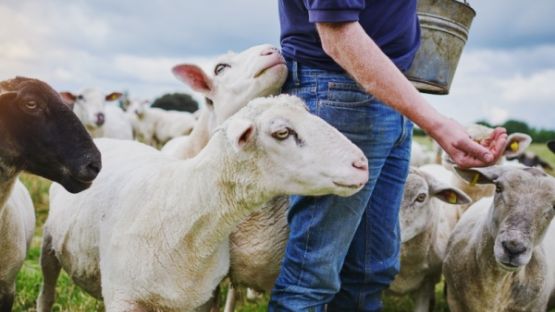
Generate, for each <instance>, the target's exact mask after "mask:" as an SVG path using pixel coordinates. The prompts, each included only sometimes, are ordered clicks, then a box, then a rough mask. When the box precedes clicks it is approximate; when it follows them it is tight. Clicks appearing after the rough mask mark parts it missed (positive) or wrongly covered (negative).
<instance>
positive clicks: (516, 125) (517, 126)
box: [414, 119, 555, 143]
mask: <svg viewBox="0 0 555 312" xmlns="http://www.w3.org/2000/svg"><path fill="white" fill-rule="evenodd" d="M476 123H478V124H481V125H484V126H488V127H492V128H494V127H503V128H505V129H507V133H509V134H511V133H515V132H522V133H526V134H528V135H529V136H530V137H532V141H533V142H534V143H546V142H547V141H550V140H555V130H547V129H541V128H534V127H530V126H529V125H528V124H527V123H526V122H524V121H521V120H514V119H509V120H507V121H505V122H504V123H503V124H501V125H492V124H490V123H489V122H487V121H485V120H480V121H478V122H476ZM414 135H416V136H424V135H426V133H425V132H424V131H423V130H422V129H420V128H414Z"/></svg>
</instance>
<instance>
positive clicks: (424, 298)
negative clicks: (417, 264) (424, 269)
mask: <svg viewBox="0 0 555 312" xmlns="http://www.w3.org/2000/svg"><path fill="white" fill-rule="evenodd" d="M434 286H435V283H434V282H432V281H426V282H424V284H423V285H422V286H421V287H420V289H418V290H417V291H416V292H415V293H414V295H413V297H414V301H415V302H414V311H415V312H429V311H432V310H431V309H433V304H434V302H435V293H434Z"/></svg>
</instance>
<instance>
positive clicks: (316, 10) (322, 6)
mask: <svg viewBox="0 0 555 312" xmlns="http://www.w3.org/2000/svg"><path fill="white" fill-rule="evenodd" d="M304 5H305V7H306V9H307V10H308V20H309V22H311V23H342V22H356V21H358V20H359V15H360V12H361V11H362V10H364V7H365V0H304Z"/></svg>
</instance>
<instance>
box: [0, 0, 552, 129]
mask: <svg viewBox="0 0 555 312" xmlns="http://www.w3.org/2000/svg"><path fill="white" fill-rule="evenodd" d="M471 5H472V6H473V7H474V8H475V9H476V11H477V13H478V15H477V17H476V18H475V20H474V23H473V25H472V28H471V31H470V38H469V42H468V45H467V47H466V48H465V51H464V53H463V56H462V59H461V61H460V64H459V68H458V71H457V73H456V75H455V79H454V82H453V85H452V90H451V94H450V95H448V96H427V97H426V98H427V99H428V100H429V101H430V102H431V103H432V104H433V105H434V107H436V108H437V109H438V110H440V111H442V112H444V113H445V114H447V115H449V116H451V117H453V118H456V119H457V120H460V121H461V122H463V123H468V122H472V121H475V120H478V119H489V120H490V121H501V120H504V119H510V118H517V119H523V120H525V121H527V122H529V123H530V124H531V125H533V126H541V127H546V128H553V127H554V126H553V125H554V123H553V121H554V120H555V111H554V109H553V103H552V99H554V98H555V94H554V93H553V92H554V91H552V90H553V88H552V87H551V85H552V81H554V79H555V74H554V72H555V58H554V57H553V55H555V19H553V18H552V17H551V12H553V11H555V2H554V1H550V0H538V1H535V2H534V4H533V5H530V4H529V3H526V2H517V1H514V0H513V1H511V0H509V1H501V0H489V1H473V2H472V3H471ZM0 29H3V30H8V31H2V32H0V68H1V70H0V80H3V79H7V78H11V77H13V76H15V75H24V76H30V77H37V78H40V79H43V80H45V81H48V82H49V83H50V84H51V85H52V86H54V87H55V88H56V89H58V90H72V91H77V90H81V89H83V88H85V87H97V88H100V89H102V90H104V91H112V90H128V91H129V92H130V94H131V96H135V97H141V98H154V97H158V96H160V95H162V94H163V93H166V92H177V91H181V92H183V91H190V90H189V89H187V88H185V87H184V85H183V84H182V83H181V82H179V81H177V79H175V78H174V77H173V76H172V74H171V72H170V69H171V67H172V66H173V65H175V64H178V63H182V62H192V63H196V64H201V65H202V66H204V67H206V66H208V64H209V63H211V60H212V59H213V58H214V56H216V55H219V54H222V53H225V52H226V51H228V50H234V51H240V50H243V49H245V48H247V47H249V46H252V45H256V44H260V43H265V42H268V43H273V44H274V45H278V44H279V20H278V12H277V1H259V0H234V1H228V0H206V1H187V0H185V1H184V0H166V1H161V0H154V1H138V0H120V1H112V0H96V1H85V0H76V1H65V0H51V1H40V0H2V2H0ZM195 96H196V97H197V98H198V99H200V98H201V96H200V95H195Z"/></svg>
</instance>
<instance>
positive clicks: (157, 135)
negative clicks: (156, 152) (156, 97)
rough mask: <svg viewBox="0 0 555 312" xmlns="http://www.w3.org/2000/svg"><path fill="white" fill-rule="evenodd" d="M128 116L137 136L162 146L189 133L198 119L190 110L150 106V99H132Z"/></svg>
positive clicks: (141, 139) (154, 144) (149, 142)
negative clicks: (170, 109)
mask: <svg viewBox="0 0 555 312" xmlns="http://www.w3.org/2000/svg"><path fill="white" fill-rule="evenodd" d="M130 102H131V103H130V105H129V107H128V108H127V111H126V112H127V116H128V118H129V120H130V121H131V125H132V126H133V133H134V136H135V138H138V139H139V141H141V142H143V143H146V144H148V145H151V146H155V147H157V146H160V145H162V144H164V143H166V142H167V141H169V140H171V139H172V138H175V137H180V136H184V135H188V134H190V133H191V131H192V130H193V128H194V126H195V123H196V119H195V117H194V116H193V114H191V113H188V112H179V111H169V110H164V109H161V108H155V107H150V106H149V103H148V101H147V102H145V101H137V100H132V101H130Z"/></svg>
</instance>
